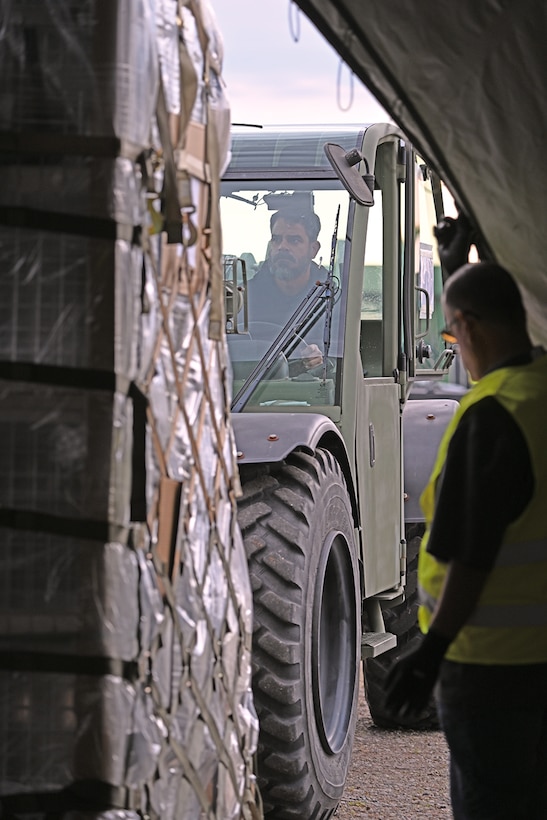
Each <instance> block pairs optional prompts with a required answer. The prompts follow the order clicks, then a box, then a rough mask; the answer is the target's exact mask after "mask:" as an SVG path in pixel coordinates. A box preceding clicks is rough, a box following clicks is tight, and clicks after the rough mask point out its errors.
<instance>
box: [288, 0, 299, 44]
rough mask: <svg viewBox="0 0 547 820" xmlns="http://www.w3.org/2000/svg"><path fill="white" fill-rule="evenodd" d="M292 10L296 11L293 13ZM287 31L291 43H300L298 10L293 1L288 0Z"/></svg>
mask: <svg viewBox="0 0 547 820" xmlns="http://www.w3.org/2000/svg"><path fill="white" fill-rule="evenodd" d="M293 10H296V11H295V13H293ZM289 31H290V33H291V37H292V39H293V42H295V43H298V42H299V41H300V8H299V6H297V5H296V3H295V2H294V0H289Z"/></svg>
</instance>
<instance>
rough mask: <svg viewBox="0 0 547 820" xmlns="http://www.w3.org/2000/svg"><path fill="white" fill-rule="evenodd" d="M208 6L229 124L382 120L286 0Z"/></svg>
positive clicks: (215, 0) (233, 0)
mask: <svg viewBox="0 0 547 820" xmlns="http://www.w3.org/2000/svg"><path fill="white" fill-rule="evenodd" d="M210 2H211V5H212V8H213V11H214V13H215V15H216V18H217V22H218V25H219V28H220V31H221V34H222V38H223V40H224V68H223V77H224V81H225V83H226V93H227V96H228V100H229V103H230V107H231V113H232V122H247V123H256V124H262V125H265V124H278V125H280V124H292V123H294V124H297V123H298V124H303V123H311V124H318V123H323V124H337V123H363V122H372V121H377V120H382V119H385V118H386V117H387V114H386V113H385V111H384V109H383V108H382V107H381V106H380V104H379V103H378V102H377V101H376V100H375V98H374V97H373V96H372V94H371V93H370V92H369V91H368V90H367V89H366V88H365V87H364V86H363V84H362V83H361V82H360V81H359V80H357V78H356V77H353V78H352V75H351V73H350V71H349V69H348V68H347V67H346V66H345V65H344V66H342V67H341V66H340V58H339V57H338V55H337V53H336V52H335V51H334V49H333V48H332V47H331V46H330V45H329V44H328V43H327V42H326V41H325V40H324V38H323V37H322V35H321V34H319V32H318V31H317V30H316V29H315V28H314V27H313V25H312V24H311V23H310V22H309V20H308V18H307V17H305V16H304V14H303V13H302V12H301V11H300V10H299V9H298V8H297V6H296V5H295V4H294V3H291V2H290V0H210ZM344 109H347V110H344Z"/></svg>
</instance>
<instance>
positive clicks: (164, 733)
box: [0, 0, 259, 820]
mask: <svg viewBox="0 0 547 820" xmlns="http://www.w3.org/2000/svg"><path fill="white" fill-rule="evenodd" d="M0 18H1V19H2V25H1V29H0V145H1V147H2V150H1V159H0V162H1V164H2V174H3V181H4V184H3V185H2V186H1V187H0V312H1V316H0V429H1V433H2V447H1V448H0V588H1V594H0V659H1V662H0V716H1V717H0V748H1V752H0V804H1V806H2V811H3V812H4V813H5V814H6V815H7V816H9V815H12V816H13V815H16V816H18V817H24V816H26V815H30V814H32V815H34V816H35V817H45V815H48V814H52V813H53V814H57V815H66V816H67V817H68V816H70V817H71V818H75V817H76V816H80V815H83V814H84V813H85V814H86V816H89V815H90V813H92V814H94V815H97V816H104V817H109V818H130V817H137V816H145V815H148V816H149V817H158V818H166V819H167V818H181V820H182V819H186V818H188V820H190V819H191V820H194V819H195V818H200V817H204V818H205V817H207V818H218V820H229V818H237V817H251V816H253V817H257V816H259V815H258V808H257V795H256V791H255V784H254V777H253V773H252V765H251V761H252V755H253V753H254V750H255V748H256V742H257V721H256V715H255V712H254V708H253V703H252V695H251V690H250V633H251V606H252V603H251V600H252V599H251V593H250V589H249V582H248V577H247V566H246V561H245V556H244V553H243V547H242V543H241V539H240V536H239V531H238V529H237V525H236V522H235V512H234V510H235V501H234V498H235V494H236V492H237V477H236V473H237V470H236V468H235V467H234V464H235V461H234V444H233V436H232V432H231V428H230V424H229V416H228V412H227V407H228V402H229V397H228V396H227V389H226V385H225V383H224V372H225V367H226V350H225V342H224V339H223V338H222V336H221V337H220V338H217V339H215V338H210V337H211V333H210V327H211V313H214V314H215V315H218V313H219V306H218V304H213V300H214V298H216V297H215V293H217V291H218V288H217V289H215V287H214V285H213V282H212V278H213V273H214V271H213V272H212V267H214V264H213V265H211V264H205V263H204V261H203V260H204V259H207V254H204V253H202V251H203V247H204V236H210V235H211V233H212V230H209V231H205V230H204V229H205V228H212V229H213V230H215V229H216V225H212V226H211V225H207V224H206V222H205V219H206V217H205V214H206V213H207V212H210V210H211V208H210V207H208V208H206V207H205V205H209V206H210V205H211V202H213V204H214V199H213V200H211V191H212V195H213V197H214V182H215V174H216V173H218V166H219V165H221V164H222V163H223V162H225V161H226V158H227V151H228V139H227V133H228V132H227V129H226V122H227V119H226V117H227V114H228V112H229V109H228V106H227V103H226V99H225V97H224V91H223V86H222V82H221V75H220V72H221V60H222V54H221V37H220V34H219V32H218V30H217V29H216V27H215V22H214V14H213V13H212V9H211V8H210V7H208V6H207V5H206V4H205V3H200V2H198V0H195V2H191V3H188V5H186V4H183V3H177V2H174V0H162V1H161V2H160V0H157V2H153V0H108V2H106V0H18V2H13V1H12V0H0ZM184 57H186V62H184V59H183V58H184ZM181 65H182V66H183V67H182V68H181ZM192 67H193V72H194V73H193V74H192V72H191V71H190V68H192ZM187 88H190V93H189V94H188V93H186V95H185V94H184V92H185V90H187ZM192 95H193V96H192ZM185 96H186V99H184V98H185ZM162 100H163V103H162ZM188 100H189V101H190V103H191V108H189V109H188ZM158 101H159V102H158ZM184 105H186V107H187V110H186V111H185V110H184ZM219 113H220V121H221V123H222V125H221V127H220V128H217V127H216V125H215V124H214V123H213V122H212V120H213V119H215V121H218V120H219V117H218V115H219ZM162 115H166V116H167V121H168V122H169V123H170V126H171V136H172V144H171V145H170V146H168V145H166V136H165V129H163V130H162V128H161V125H158V123H159V122H160V121H161V118H162ZM164 119H165V116H164ZM192 123H193V124H197V125H198V126H200V127H201V128H202V130H204V131H205V133H206V134H207V132H209V133H208V139H209V140H210V139H211V138H214V139H215V140H216V143H215V146H216V147H215V151H216V164H215V162H212V163H211V162H209V157H208V156H205V157H199V156H198V161H199V162H201V161H204V162H205V165H206V166H207V168H208V172H207V173H204V174H199V173H196V172H195V169H194V168H192V163H191V162H188V161H187V159H188V150H187V148H188V146H187V144H186V129H187V128H188V126H189V125H191V124H192ZM213 129H214V133H213V134H211V131H212V130H213ZM208 144H209V146H210V145H211V143H210V142H209V143H208ZM172 149H174V150H172ZM171 153H172V154H173V156H174V157H175V165H176V169H177V179H178V187H179V192H182V193H183V195H184V196H185V197H186V199H185V201H184V202H183V204H184V207H185V213H186V214H187V216H188V217H189V219H187V220H186V223H185V224H186V227H187V228H188V226H192V228H193V233H192V232H191V234H190V238H189V239H188V235H185V234H184V233H183V232H182V233H181V234H180V237H179V242H177V241H176V237H175V240H173V238H172V237H171V241H170V243H169V244H167V242H166V237H165V233H163V232H162V231H161V227H162V219H163V216H162V214H163V213H164V212H165V210H168V208H169V205H168V203H167V205H166V201H165V198H166V197H167V196H172V191H171V192H170V193H169V191H168V185H167V184H166V182H165V176H166V171H165V165H166V162H167V159H166V158H168V157H169V156H170V154H171ZM190 153H192V152H190ZM194 153H195V152H194ZM208 174H209V178H207V175H208ZM211 174H212V179H211ZM166 191H167V193H166ZM184 192H185V193H184ZM207 197H209V200H208V199H207ZM179 204H180V203H179ZM213 210H214V209H213ZM175 213H176V210H175ZM178 213H179V214H180V209H179V210H178ZM158 226H159V227H158ZM183 240H184V242H183ZM213 240H214V238H213ZM214 250H215V242H214V241H213V252H214ZM209 257H210V254H209ZM213 261H214V260H213ZM217 295H218V293H217ZM213 335H214V334H213ZM217 336H218V334H217Z"/></svg>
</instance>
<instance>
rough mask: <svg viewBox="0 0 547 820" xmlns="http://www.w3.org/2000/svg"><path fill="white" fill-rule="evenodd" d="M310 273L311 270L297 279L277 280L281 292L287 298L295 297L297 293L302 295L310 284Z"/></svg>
mask: <svg viewBox="0 0 547 820" xmlns="http://www.w3.org/2000/svg"><path fill="white" fill-rule="evenodd" d="M310 273H311V271H310V268H308V270H307V271H305V273H303V274H302V275H301V276H298V277H297V278H296V279H276V282H277V285H278V287H279V290H280V291H281V293H284V294H285V295H286V296H294V295H295V293H300V291H302V290H304V288H305V287H306V285H307V284H308V283H309V281H310V278H311V276H310Z"/></svg>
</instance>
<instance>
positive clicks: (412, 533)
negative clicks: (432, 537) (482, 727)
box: [363, 524, 439, 730]
mask: <svg viewBox="0 0 547 820" xmlns="http://www.w3.org/2000/svg"><path fill="white" fill-rule="evenodd" d="M423 533H424V527H423V525H422V524H418V525H416V524H412V525H407V531H406V539H407V579H406V587H405V601H404V602H403V603H402V604H399V605H398V606H395V607H392V608H387V607H386V608H385V609H383V615H384V623H385V626H386V630H387V631H388V632H393V633H394V634H395V635H397V646H396V647H395V649H391V650H390V651H389V652H385V653H384V654H383V655H378V657H376V658H367V659H366V660H365V661H364V662H363V671H364V679H365V694H366V698H367V703H368V706H369V709H370V715H371V717H372V720H373V722H374V724H375V725H376V726H379V727H380V728H382V729H422V730H426V729H427V730H434V729H439V718H438V716H437V709H436V706H435V701H434V699H433V697H432V698H431V700H430V702H429V704H428V706H427V708H426V709H425V710H424V711H423V712H422V713H421V714H419V715H417V716H415V717H408V718H394V717H393V715H392V714H391V713H390V712H388V711H387V710H386V708H385V700H384V699H385V685H386V677H387V675H388V672H389V670H390V669H391V667H392V665H393V664H394V663H395V661H396V660H397V659H398V658H399V657H400V656H401V654H402V653H403V652H405V651H406V650H407V649H410V648H411V647H412V645H413V644H415V643H417V642H418V641H420V640H421V632H420V628H419V626H418V554H419V551H420V544H421V541H422V537H423Z"/></svg>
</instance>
